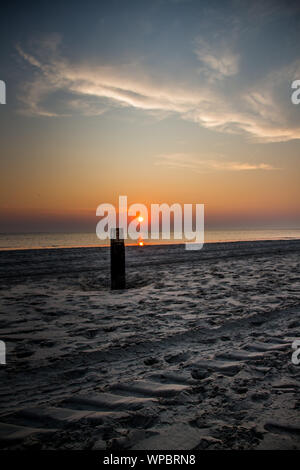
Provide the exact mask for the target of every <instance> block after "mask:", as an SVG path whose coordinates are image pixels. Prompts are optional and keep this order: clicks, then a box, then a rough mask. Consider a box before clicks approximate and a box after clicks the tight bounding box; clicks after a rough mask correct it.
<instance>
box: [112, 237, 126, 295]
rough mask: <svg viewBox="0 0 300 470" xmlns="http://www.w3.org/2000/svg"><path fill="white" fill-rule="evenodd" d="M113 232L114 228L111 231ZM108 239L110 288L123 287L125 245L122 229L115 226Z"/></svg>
mask: <svg viewBox="0 0 300 470" xmlns="http://www.w3.org/2000/svg"><path fill="white" fill-rule="evenodd" d="M112 232H114V230H113V231H112ZM111 235H112V236H111V239H110V275H111V288H112V289H125V245H124V238H122V236H121V235H122V229H120V228H116V229H115V233H112V234H111Z"/></svg>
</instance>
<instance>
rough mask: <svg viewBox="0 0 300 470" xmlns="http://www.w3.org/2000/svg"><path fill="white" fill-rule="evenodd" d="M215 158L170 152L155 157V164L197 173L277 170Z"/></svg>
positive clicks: (258, 164)
mask: <svg viewBox="0 0 300 470" xmlns="http://www.w3.org/2000/svg"><path fill="white" fill-rule="evenodd" d="M217 157H218V156H215V158H213V159H212V158H207V159H202V160H200V159H198V158H196V157H195V156H193V155H191V154H185V153H172V154H162V155H159V156H158V157H157V160H156V162H155V165H160V166H165V167H168V168H175V169H176V168H180V169H182V168H187V169H190V170H193V171H196V172H197V173H207V172H210V171H215V170H219V171H253V170H278V169H279V168H275V167H273V166H272V165H269V164H267V163H245V162H236V161H224V160H222V158H223V156H222V155H221V156H219V158H217Z"/></svg>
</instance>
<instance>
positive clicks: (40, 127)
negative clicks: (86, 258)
mask: <svg viewBox="0 0 300 470" xmlns="http://www.w3.org/2000/svg"><path fill="white" fill-rule="evenodd" d="M297 3H298V2H282V1H279V2H276V1H257V2H256V1H253V2H246V1H238V0H233V1H226V0H224V1H219V2H216V1H211V0H210V1H209V2H206V1H200V0H197V1H193V0H153V1H149V0H148V1H143V0H139V1H131V0H126V1H124V0H123V1H116V0H110V1H99V0H98V1H89V0H87V1H85V2H64V1H60V2H50V1H43V0H42V1H39V2H23V5H21V4H20V5H18V4H17V3H16V4H11V5H9V6H6V7H4V8H3V7H1V16H2V25H1V31H0V79H1V80H4V81H5V83H6V89H7V97H6V100H7V104H5V105H0V136H1V140H0V148H1V163H0V165H1V168H0V171H1V188H0V192H1V198H0V204H1V205H0V216H1V227H0V232H15V231H16V232H31V231H54V232H56V231H91V232H92V231H94V230H95V227H96V223H97V218H96V208H97V206H98V205H99V204H102V203H112V204H115V205H116V206H117V203H118V196H119V195H127V196H128V202H129V204H130V203H143V204H146V205H147V206H148V207H149V206H150V204H151V203H168V204H172V203H175V202H177V203H181V204H184V203H192V204H196V203H198V204H205V214H206V215H205V223H206V226H207V227H208V228H243V227H247V228H257V227H262V228H293V227H295V228H299V215H300V204H299V201H300V197H299V196H300V194H299V193H300V190H299V176H300V165H299V150H300V142H299V139H300V104H299V105H295V104H293V103H292V101H291V94H292V89H291V83H292V82H293V81H294V80H296V79H300V52H299V43H300V7H299V6H298V5H297Z"/></svg>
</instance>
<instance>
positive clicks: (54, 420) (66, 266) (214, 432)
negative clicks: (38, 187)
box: [0, 240, 300, 450]
mask: <svg viewBox="0 0 300 470" xmlns="http://www.w3.org/2000/svg"><path fill="white" fill-rule="evenodd" d="M299 252H300V241H297V240H293V241H292V240H286V241H261V242H236V243H214V244H207V245H205V247H204V249H203V250H202V251H199V252H197V251H195V252H190V251H189V252H187V251H185V250H184V248H183V247H182V246H179V245H177V246H175V245H173V246H172V245H170V246H145V247H143V248H140V247H128V248H127V249H126V255H127V281H128V288H127V289H126V290H125V291H113V292H112V291H111V290H110V289H109V250H108V249H107V248H76V249H75V248H74V249H52V250H24V251H22V250H21V251H6V252H0V288H1V315H0V340H2V341H5V343H6V347H7V364H6V365H5V366H4V365H1V366H0V381H1V385H0V447H1V448H4V449H6V448H7V449H107V450H110V449H112V450H113V449H133V450H134V449H136V450H138V449H145V450H148V449H151V450H172V449H176V450H190V449H300V398H299V388H300V365H295V364H293V363H292V361H291V357H292V352H293V350H292V343H293V341H294V340H295V339H299V338H300V316H299V311H300V308H299V307H300V279H299V271H300V259H299Z"/></svg>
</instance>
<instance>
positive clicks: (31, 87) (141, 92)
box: [18, 35, 300, 142]
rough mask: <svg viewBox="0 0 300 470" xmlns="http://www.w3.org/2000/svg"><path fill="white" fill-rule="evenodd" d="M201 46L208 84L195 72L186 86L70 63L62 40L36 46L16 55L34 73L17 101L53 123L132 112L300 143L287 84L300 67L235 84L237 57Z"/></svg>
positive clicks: (130, 67)
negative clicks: (175, 117) (76, 115)
mask: <svg viewBox="0 0 300 470" xmlns="http://www.w3.org/2000/svg"><path fill="white" fill-rule="evenodd" d="M197 41H198V43H197V44H198V49H197V56H198V59H199V60H201V67H202V73H204V75H206V77H207V79H206V80H204V79H203V80H198V81H197V80H195V77H193V76H192V74H193V69H191V70H188V71H187V79H186V80H185V81H183V80H182V79H181V80H179V79H177V78H176V76H170V77H167V78H166V77H165V76H164V78H162V76H161V74H160V71H159V70H151V69H150V68H149V69H148V68H147V66H146V65H143V66H142V65H141V64H139V63H137V62H135V61H132V62H131V63H127V64H117V65H107V64H105V65H103V64H99V63H96V64H95V63H89V62H74V61H73V62H72V61H71V60H70V59H68V58H67V57H65V56H63V55H62V53H61V38H60V37H59V36H57V35H54V36H53V37H52V39H51V38H50V39H49V38H48V39H45V40H44V41H42V42H41V43H39V47H37V46H35V47H34V51H35V52H34V53H31V52H28V51H25V50H24V49H23V48H21V47H18V52H19V54H20V56H21V57H22V58H23V59H24V60H25V61H26V62H27V63H28V64H29V66H30V67H32V68H33V74H32V79H31V80H30V81H28V82H27V83H25V84H24V85H23V89H22V95H21V96H20V100H21V101H22V104H23V107H22V110H23V112H24V113H26V114H29V115H33V116H46V117H55V116H68V115H73V114H74V113H80V114H83V115H86V116H88V115H91V116H96V115H102V114H103V113H105V112H106V111H107V110H109V109H112V108H116V107H120V108H124V107H125V108H135V109H138V110H141V111H144V112H147V113H150V114H151V115H153V116H157V117H158V118H162V117H164V116H169V115H170V114H176V115H178V116H180V117H181V118H182V119H184V120H189V121H193V122H196V123H198V124H199V125H200V126H202V127H204V128H208V129H211V130H216V131H219V132H226V133H235V134H244V135H246V136H248V137H251V138H252V139H254V140H256V141H260V142H278V141H279V142H284V141H289V140H292V139H299V138H300V125H299V119H298V120H297V115H296V112H297V110H296V106H294V107H293V106H292V105H291V102H290V95H289V92H290V90H289V87H290V83H291V82H292V81H293V80H294V78H295V76H300V61H299V60H296V61H294V62H293V63H291V64H289V65H288V66H285V67H282V68H281V69H278V70H276V71H272V72H270V74H268V75H267V76H266V77H263V78H261V79H260V80H259V81H256V82H255V83H250V84H248V83H244V81H243V79H242V78H240V80H239V81H238V82H234V83H233V84H231V81H232V80H233V79H234V80H236V77H237V76H238V75H239V55H238V54H237V53H234V52H232V51H230V49H229V47H228V46H226V47H225V46H223V48H222V49H221V50H213V49H212V48H211V47H209V46H207V44H206V43H204V42H202V44H203V45H204V46H203V47H202V49H200V48H199V44H200V43H201V42H199V41H200V40H199V39H198V40H197ZM221 51H222V52H221ZM194 73H196V75H197V72H194ZM297 74H298V75H297ZM190 77H192V78H193V80H192V79H191V78H190ZM189 79H190V80H189ZM228 81H229V82H228Z"/></svg>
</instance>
